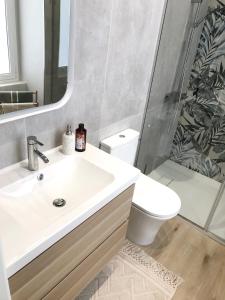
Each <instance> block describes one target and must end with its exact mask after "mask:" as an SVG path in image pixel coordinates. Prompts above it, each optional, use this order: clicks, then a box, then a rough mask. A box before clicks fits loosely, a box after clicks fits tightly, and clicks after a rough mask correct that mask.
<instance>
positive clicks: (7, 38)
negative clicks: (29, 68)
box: [0, 0, 19, 84]
mask: <svg viewBox="0 0 225 300" xmlns="http://www.w3.org/2000/svg"><path fill="white" fill-rule="evenodd" d="M15 17H16V13H15V2H14V0H0V84H3V83H7V82H12V81H18V79H19V78H18V56H17V35H16V20H15Z"/></svg>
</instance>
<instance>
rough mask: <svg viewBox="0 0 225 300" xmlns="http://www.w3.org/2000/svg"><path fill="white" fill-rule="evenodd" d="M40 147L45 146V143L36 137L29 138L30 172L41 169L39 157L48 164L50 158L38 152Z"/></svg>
mask: <svg viewBox="0 0 225 300" xmlns="http://www.w3.org/2000/svg"><path fill="white" fill-rule="evenodd" d="M38 145H40V146H44V144H43V143H41V142H39V141H38V140H37V137H36V136H28V137H27V153H28V170H30V171H37V170H38V169H39V164H38V157H40V158H41V159H42V160H43V162H44V163H48V162H49V160H48V158H47V157H46V156H45V155H44V154H43V153H42V152H40V151H39V150H38Z"/></svg>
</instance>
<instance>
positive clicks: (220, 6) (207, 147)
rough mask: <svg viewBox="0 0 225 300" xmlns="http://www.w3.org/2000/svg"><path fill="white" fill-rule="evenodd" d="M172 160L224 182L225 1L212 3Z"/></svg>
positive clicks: (175, 139) (194, 65)
mask: <svg viewBox="0 0 225 300" xmlns="http://www.w3.org/2000/svg"><path fill="white" fill-rule="evenodd" d="M171 159H172V160H173V161H175V162H177V163H179V164H181V165H183V166H185V167H187V168H190V169H192V170H195V171H197V172H199V173H201V174H203V175H205V176H208V177H210V178H214V179H216V180H218V181H220V182H222V181H223V180H224V179H225V0H224V1H219V0H213V1H211V2H210V6H209V14H208V15H207V18H206V19H205V23H204V26H203V30H202V33H201V37H200V42H199V45H198V49H197V53H196V57H195V61H194V63H193V67H192V71H191V76H190V80H189V86H188V90H187V95H186V97H185V98H184V100H183V104H182V109H181V115H180V117H179V120H178V127H177V130H176V133H175V137H174V141H173V145H172V151H171Z"/></svg>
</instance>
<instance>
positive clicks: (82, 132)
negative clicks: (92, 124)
mask: <svg viewBox="0 0 225 300" xmlns="http://www.w3.org/2000/svg"><path fill="white" fill-rule="evenodd" d="M86 136H87V130H86V129H85V128H84V124H83V123H80V124H79V127H78V128H77V129H76V131H75V150H76V151H78V152H83V151H85V150H86Z"/></svg>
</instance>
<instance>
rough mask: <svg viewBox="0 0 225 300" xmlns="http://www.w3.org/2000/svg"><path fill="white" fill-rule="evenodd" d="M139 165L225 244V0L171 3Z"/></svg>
mask: <svg viewBox="0 0 225 300" xmlns="http://www.w3.org/2000/svg"><path fill="white" fill-rule="evenodd" d="M136 164H137V166H138V168H140V169H141V170H142V172H143V173H145V174H147V175H148V176H150V177H152V178H153V179H155V180H157V181H159V182H161V183H162V184H165V185H167V186H169V187H170V188H172V189H173V190H175V191H176V192H177V193H178V194H179V196H180V198H181V202H182V208H181V211H180V214H181V215H182V216H183V217H184V218H186V219H188V220H190V221H191V222H193V223H195V224H196V225H198V226H199V227H201V228H202V229H204V230H205V231H206V232H207V233H208V234H209V235H212V237H214V238H215V239H218V240H220V241H222V242H225V192H224V190H225V0H220V1H219V0H188V1H187V0H168V1H167V6H166V8H165V15H164V20H163V23H162V30H161V36H160V39H159V43H158V53H157V56H156V59H155V67H154V73H153V75H152V79H151V82H150V87H149V97H148V103H147V106H146V111H145V119H144V122H143V128H142V134H141V142H140V145H139V149H138V155H137V161H136Z"/></svg>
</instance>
